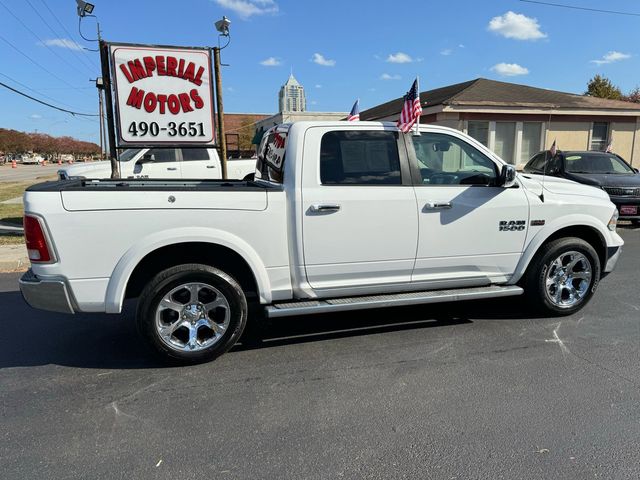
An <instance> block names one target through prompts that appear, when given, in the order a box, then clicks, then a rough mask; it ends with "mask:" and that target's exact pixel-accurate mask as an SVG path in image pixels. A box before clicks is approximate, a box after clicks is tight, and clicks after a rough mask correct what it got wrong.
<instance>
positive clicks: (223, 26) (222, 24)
mask: <svg viewBox="0 0 640 480" xmlns="http://www.w3.org/2000/svg"><path fill="white" fill-rule="evenodd" d="M215 25H216V30H218V32H220V35H221V36H223V37H228V36H229V25H231V20H229V19H228V18H227V17H225V16H223V17H222V20H218V21H217V22H216V23H215Z"/></svg>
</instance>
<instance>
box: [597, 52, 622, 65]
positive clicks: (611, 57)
mask: <svg viewBox="0 0 640 480" xmlns="http://www.w3.org/2000/svg"><path fill="white" fill-rule="evenodd" d="M627 58H631V55H629V54H628V53H622V52H616V51H615V50H612V51H610V52H609V53H607V54H606V55H604V56H603V57H602V58H601V59H600V60H591V63H595V64H596V65H605V64H607V63H613V62H619V61H620V60H626V59H627Z"/></svg>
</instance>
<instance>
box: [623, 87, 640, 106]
mask: <svg viewBox="0 0 640 480" xmlns="http://www.w3.org/2000/svg"><path fill="white" fill-rule="evenodd" d="M624 100H626V101H627V102H633V103H640V87H636V88H634V89H633V90H631V91H630V92H629V93H628V94H627V95H625V96H624Z"/></svg>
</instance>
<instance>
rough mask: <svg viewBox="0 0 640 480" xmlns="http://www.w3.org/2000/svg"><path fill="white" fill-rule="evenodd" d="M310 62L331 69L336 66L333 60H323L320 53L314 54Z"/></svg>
mask: <svg viewBox="0 0 640 480" xmlns="http://www.w3.org/2000/svg"><path fill="white" fill-rule="evenodd" d="M312 60H313V63H317V64H318V65H322V66H323V67H333V66H335V64H336V61H335V60H330V59H328V58H324V55H322V54H320V53H314V54H313V58H312Z"/></svg>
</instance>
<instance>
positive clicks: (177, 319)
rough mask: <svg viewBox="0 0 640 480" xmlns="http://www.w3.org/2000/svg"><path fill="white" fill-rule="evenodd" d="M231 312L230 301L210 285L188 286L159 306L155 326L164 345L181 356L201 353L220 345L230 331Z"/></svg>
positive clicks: (178, 288)
mask: <svg viewBox="0 0 640 480" xmlns="http://www.w3.org/2000/svg"><path fill="white" fill-rule="evenodd" d="M230 318H231V308H230V307H229V302H228V301H227V299H226V297H225V296H224V295H223V294H222V293H221V292H220V290H218V289H217V288H215V287H212V286H211V285H207V284H206V283H198V282H193V283H185V284H182V285H180V286H178V287H176V288H174V289H173V290H171V291H170V292H169V293H167V294H166V295H165V296H164V297H162V300H160V302H159V303H158V307H157V309H156V315H155V326H156V331H157V333H158V336H159V337H160V339H161V340H162V342H163V343H164V344H166V345H167V346H168V347H170V348H171V349H173V350H177V351H181V352H197V351H200V350H204V349H206V348H209V347H211V346H212V345H213V344H215V343H217V342H218V341H219V340H220V339H221V338H222V336H223V335H224V333H225V332H226V330H227V328H228V327H229V322H230Z"/></svg>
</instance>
